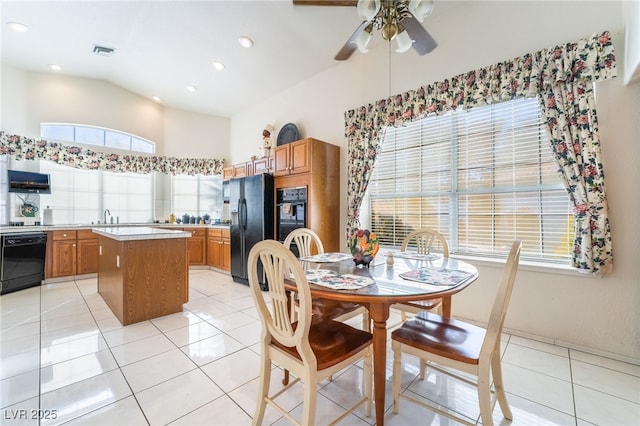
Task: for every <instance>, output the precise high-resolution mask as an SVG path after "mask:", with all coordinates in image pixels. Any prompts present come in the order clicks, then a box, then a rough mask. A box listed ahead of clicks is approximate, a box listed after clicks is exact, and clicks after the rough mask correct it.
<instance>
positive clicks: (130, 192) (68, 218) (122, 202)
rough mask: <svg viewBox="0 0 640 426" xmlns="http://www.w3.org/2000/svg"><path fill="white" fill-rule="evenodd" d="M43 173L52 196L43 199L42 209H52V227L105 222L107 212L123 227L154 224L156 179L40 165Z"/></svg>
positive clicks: (142, 175)
mask: <svg viewBox="0 0 640 426" xmlns="http://www.w3.org/2000/svg"><path fill="white" fill-rule="evenodd" d="M40 171H41V172H42V173H48V174H50V175H51V195H40V206H41V207H42V208H44V207H45V206H49V207H51V208H52V209H53V223H55V224H75V223H94V222H98V221H103V220H104V219H103V216H104V210H105V209H109V211H110V212H111V216H112V217H113V218H114V219H113V221H114V223H115V222H116V217H117V218H118V220H119V221H120V223H149V222H151V221H152V220H153V200H154V176H153V175H152V174H139V173H112V172H102V171H97V170H83V169H75V168H73V167H67V166H63V165H59V164H56V163H53V162H51V161H40Z"/></svg>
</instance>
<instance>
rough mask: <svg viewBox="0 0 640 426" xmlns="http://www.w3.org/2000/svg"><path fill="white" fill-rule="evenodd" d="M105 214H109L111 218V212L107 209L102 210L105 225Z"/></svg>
mask: <svg viewBox="0 0 640 426" xmlns="http://www.w3.org/2000/svg"><path fill="white" fill-rule="evenodd" d="M107 213H108V214H109V216H111V212H110V211H109V209H104V223H105V224H106V223H107Z"/></svg>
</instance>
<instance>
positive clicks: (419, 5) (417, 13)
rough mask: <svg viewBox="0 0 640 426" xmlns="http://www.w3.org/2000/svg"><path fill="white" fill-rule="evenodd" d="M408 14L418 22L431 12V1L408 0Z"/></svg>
mask: <svg viewBox="0 0 640 426" xmlns="http://www.w3.org/2000/svg"><path fill="white" fill-rule="evenodd" d="M409 12H411V14H412V15H413V16H414V17H415V18H416V19H417V20H418V21H420V22H423V21H424V18H426V17H427V16H429V15H431V12H433V0H410V1H409Z"/></svg>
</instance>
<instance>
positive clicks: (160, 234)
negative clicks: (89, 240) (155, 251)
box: [91, 226, 191, 241]
mask: <svg viewBox="0 0 640 426" xmlns="http://www.w3.org/2000/svg"><path fill="white" fill-rule="evenodd" d="M91 230H92V231H93V232H94V233H96V234H98V235H102V236H104V237H108V238H112V239H114V240H117V241H131V240H153V239H165V238H189V237H191V232H187V231H178V230H174V229H162V228H152V227H150V226H125V227H108V228H91Z"/></svg>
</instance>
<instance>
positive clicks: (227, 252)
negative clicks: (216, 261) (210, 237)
mask: <svg viewBox="0 0 640 426" xmlns="http://www.w3.org/2000/svg"><path fill="white" fill-rule="evenodd" d="M221 247H222V253H221V256H220V257H221V258H222V264H221V265H220V268H221V269H224V270H225V271H231V241H230V240H228V239H226V240H222V244H221Z"/></svg>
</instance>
